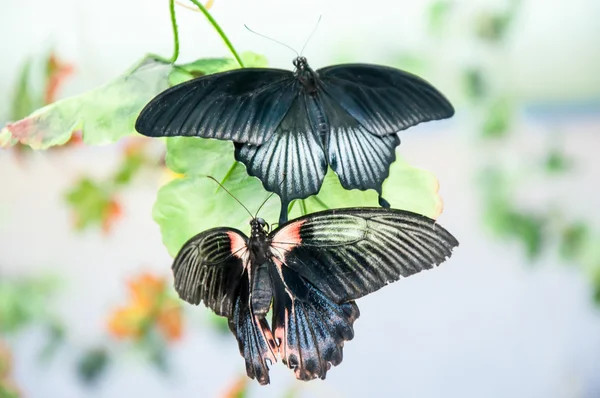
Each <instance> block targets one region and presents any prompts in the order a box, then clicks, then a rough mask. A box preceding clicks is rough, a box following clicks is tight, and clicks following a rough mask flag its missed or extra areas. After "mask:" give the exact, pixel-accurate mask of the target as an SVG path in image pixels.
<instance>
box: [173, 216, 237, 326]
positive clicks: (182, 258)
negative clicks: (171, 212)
mask: <svg viewBox="0 0 600 398" xmlns="http://www.w3.org/2000/svg"><path fill="white" fill-rule="evenodd" d="M247 241H248V238H247V237H246V236H245V235H244V234H243V233H241V232H240V231H238V230H234V229H230V228H214V229H210V230H208V231H204V232H202V233H200V234H198V235H196V236H194V237H193V238H191V239H190V240H189V241H187V242H186V243H185V244H184V245H183V247H182V248H181V250H180V251H179V253H178V254H177V256H176V257H175V261H174V262H173V275H174V277H175V290H176V291H177V293H178V294H179V297H181V298H182V299H183V300H185V301H187V302H189V303H191V304H199V303H200V302H201V301H202V302H204V304H205V305H206V306H207V307H209V308H210V309H212V310H213V311H214V312H215V313H217V314H218V315H222V316H226V317H230V316H231V314H232V308H233V303H234V302H235V299H236V295H237V294H238V290H239V285H240V281H241V279H242V274H243V271H244V263H245V261H246V260H247V258H248V248H247V246H246V244H247Z"/></svg>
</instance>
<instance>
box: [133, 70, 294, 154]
mask: <svg viewBox="0 0 600 398" xmlns="http://www.w3.org/2000/svg"><path fill="white" fill-rule="evenodd" d="M294 81H295V80H294V75H293V74H292V72H290V71H287V70H281V69H267V68H246V69H241V70H233V71H229V72H223V73H218V74H214V75H207V76H202V77H199V78H196V79H193V80H189V81H187V82H184V83H181V84H178V85H176V86H174V87H171V88H169V89H167V90H165V91H163V92H162V93H160V94H159V95H158V96H156V97H155V98H154V99H152V101H150V103H148V104H147V105H146V107H145V108H144V109H143V110H142V112H141V113H140V116H139V117H138V119H137V121H136V124H135V128H136V130H137V131H138V132H139V133H141V134H143V135H146V136H149V137H172V136H196V137H204V138H217V139H220V140H232V141H234V142H240V143H245V142H248V143H252V144H255V145H259V144H262V143H263V142H266V141H268V140H269V139H270V138H271V137H272V135H273V133H274V132H275V130H276V129H277V127H278V126H279V124H280V123H281V121H282V120H283V118H284V117H285V115H286V114H287V112H288V110H289V109H290V106H291V104H292V101H293V99H294V98H295V97H296V95H297V89H296V88H295V85H294Z"/></svg>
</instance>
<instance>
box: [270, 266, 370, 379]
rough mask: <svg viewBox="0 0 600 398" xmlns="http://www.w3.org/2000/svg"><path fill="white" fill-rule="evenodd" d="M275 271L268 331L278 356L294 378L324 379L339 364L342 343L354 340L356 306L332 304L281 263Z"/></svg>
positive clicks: (356, 316)
mask: <svg viewBox="0 0 600 398" xmlns="http://www.w3.org/2000/svg"><path fill="white" fill-rule="evenodd" d="M277 270H278V271H277V275H276V276H273V278H272V279H273V280H274V285H275V297H274V300H273V318H272V328H273V331H274V336H275V340H276V341H277V342H278V343H279V346H278V350H279V356H280V357H281V359H282V361H283V362H284V363H285V364H286V365H287V366H288V367H289V368H290V369H293V370H294V373H295V375H296V378H298V379H300V380H312V379H315V378H321V379H325V376H326V374H327V371H328V370H329V369H330V368H331V365H333V366H336V365H338V364H339V363H341V362H342V358H343V351H342V350H343V346H344V341H347V340H352V338H353V337H354V329H353V323H354V321H355V320H356V319H357V318H358V316H359V314H360V313H359V310H358V306H357V305H356V304H355V303H354V302H347V303H341V304H338V303H335V302H333V301H332V300H331V299H330V298H329V297H327V296H326V295H325V294H323V293H322V292H320V291H319V290H318V289H316V288H315V287H314V286H313V285H312V284H310V283H308V282H307V281H305V280H304V279H303V278H302V277H300V276H299V275H298V274H297V273H296V272H295V271H293V270H291V269H289V268H287V267H286V266H285V265H284V264H283V265H282V263H279V265H278V266H277Z"/></svg>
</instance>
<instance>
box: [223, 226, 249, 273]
mask: <svg viewBox="0 0 600 398" xmlns="http://www.w3.org/2000/svg"><path fill="white" fill-rule="evenodd" d="M227 236H229V241H230V242H231V247H230V250H231V254H232V255H234V256H235V257H237V258H239V259H241V260H242V262H243V264H244V266H246V262H247V260H248V246H247V245H246V241H245V240H244V238H242V237H241V236H240V235H239V234H237V233H235V232H233V231H227Z"/></svg>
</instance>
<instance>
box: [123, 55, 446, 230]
mask: <svg viewBox="0 0 600 398" xmlns="http://www.w3.org/2000/svg"><path fill="white" fill-rule="evenodd" d="M293 64H294V67H295V70H294V71H293V72H292V71H289V70H283V69H269V68H245V69H238V70H233V71H228V72H222V73H216V74H211V75H207V76H202V77H199V78H196V79H193V80H190V81H187V82H184V83H181V84H179V85H176V86H174V87H171V88H169V89H167V90H166V91H163V92H162V93H160V94H159V95H158V96H156V97H155V98H154V99H152V100H151V101H150V102H149V103H148V104H147V105H146V106H145V108H144V109H143V110H142V112H141V113H140V115H139V117H138V118H137V121H136V124H135V128H136V130H137V131H138V132H139V133H141V134H143V135H146V136H149V137H171V136H197V137H203V138H216V139H220V140H231V141H233V142H234V143H235V158H236V160H238V161H240V162H242V163H244V164H245V165H246V170H247V172H248V174H249V175H251V176H255V177H258V178H259V179H260V180H261V181H262V183H263V186H264V187H265V189H267V190H268V191H270V192H275V193H277V195H279V196H280V198H281V214H280V219H279V222H280V223H281V224H283V223H284V222H285V221H287V209H288V204H289V203H291V201H292V200H294V199H304V198H307V197H308V196H311V195H314V194H317V193H318V192H319V189H320V187H321V184H322V183H323V179H324V177H325V174H326V172H327V168H328V166H329V167H331V169H333V171H334V172H336V173H337V175H338V177H339V180H340V183H341V185H342V186H343V187H344V188H346V189H360V190H367V189H374V190H376V191H377V192H378V193H379V204H380V205H381V206H384V207H390V205H389V203H388V202H387V201H386V200H385V199H384V198H382V197H381V190H382V184H383V181H384V180H385V179H386V178H387V176H388V174H389V167H390V164H391V163H392V162H394V160H395V159H396V154H395V148H396V146H398V145H399V144H400V139H399V138H398V136H397V135H396V133H397V132H398V131H401V130H404V129H407V128H409V127H411V126H414V125H416V124H418V123H421V122H426V121H430V120H438V119H445V118H448V117H451V116H452V115H453V114H454V109H453V107H452V105H451V104H450V102H449V101H448V100H447V99H446V98H445V97H444V96H443V95H442V94H441V93H440V92H439V91H437V90H436V89H435V88H434V87H433V86H432V85H430V84H429V83H428V82H426V81H425V80H423V79H421V78H420V77H418V76H415V75H413V74H410V73H408V72H405V71H402V70H399V69H395V68H391V67H387V66H379V65H369V64H341V65H334V66H329V67H325V68H321V69H317V70H316V71H315V70H313V69H311V67H310V66H309V65H308V62H307V60H306V58H305V57H302V56H299V57H297V58H295V59H294V62H293ZM284 175H285V176H286V181H285V183H283V184H281V183H280V182H281V177H282V176H284Z"/></svg>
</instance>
